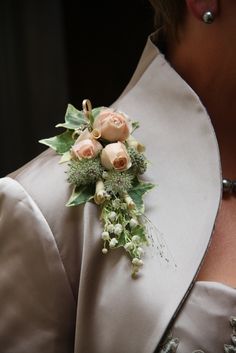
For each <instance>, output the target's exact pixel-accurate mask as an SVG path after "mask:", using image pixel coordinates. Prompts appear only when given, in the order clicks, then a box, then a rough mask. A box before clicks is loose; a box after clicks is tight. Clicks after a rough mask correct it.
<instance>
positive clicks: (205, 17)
mask: <svg viewBox="0 0 236 353" xmlns="http://www.w3.org/2000/svg"><path fill="white" fill-rule="evenodd" d="M214 19H215V17H214V15H213V13H212V12H211V11H206V12H205V13H204V14H203V16H202V20H203V22H204V23H206V24H211V23H212V22H213V21H214Z"/></svg>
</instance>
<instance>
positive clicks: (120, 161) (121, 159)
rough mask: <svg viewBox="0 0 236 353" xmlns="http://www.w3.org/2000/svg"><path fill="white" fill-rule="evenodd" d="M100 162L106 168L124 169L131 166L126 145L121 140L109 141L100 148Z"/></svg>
mask: <svg viewBox="0 0 236 353" xmlns="http://www.w3.org/2000/svg"><path fill="white" fill-rule="evenodd" d="M101 163H102V165H103V167H105V168H106V169H108V170H109V169H115V170H117V171H120V172H122V171H124V170H126V169H129V168H130V167H131V161H130V157H129V155H128V152H127V150H126V147H125V145H124V144H123V143H121V142H116V143H110V144H109V145H106V147H105V148H104V149H103V150H102V154H101Z"/></svg>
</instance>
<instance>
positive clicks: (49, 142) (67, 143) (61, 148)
mask: <svg viewBox="0 0 236 353" xmlns="http://www.w3.org/2000/svg"><path fill="white" fill-rule="evenodd" d="M72 133H73V131H71V130H66V131H65V132H63V133H62V134H61V135H57V136H54V137H50V138H47V139H43V140H39V142H40V143H42V144H44V145H46V146H49V147H51V148H52V149H53V150H55V151H56V152H57V153H59V154H64V153H65V152H67V151H68V150H69V149H70V148H71V146H72V145H73V144H74V142H75V141H74V139H73V138H72Z"/></svg>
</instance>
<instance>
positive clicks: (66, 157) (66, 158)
mask: <svg viewBox="0 0 236 353" xmlns="http://www.w3.org/2000/svg"><path fill="white" fill-rule="evenodd" d="M71 158H72V156H71V153H70V151H67V152H65V153H63V155H62V157H61V159H60V161H59V164H62V163H65V162H69V161H70V160H71Z"/></svg>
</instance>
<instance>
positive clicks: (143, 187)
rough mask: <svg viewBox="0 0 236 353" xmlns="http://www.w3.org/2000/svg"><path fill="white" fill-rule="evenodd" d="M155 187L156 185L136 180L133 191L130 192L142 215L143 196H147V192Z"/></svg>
mask: <svg viewBox="0 0 236 353" xmlns="http://www.w3.org/2000/svg"><path fill="white" fill-rule="evenodd" d="M154 187H155V185H154V184H152V183H147V182H143V181H140V180H139V179H138V178H135V180H134V182H133V187H132V189H131V190H129V192H128V193H129V195H130V197H131V198H132V200H133V201H134V203H135V205H136V207H137V209H138V210H139V212H140V213H144V202H143V196H144V195H145V194H146V192H148V191H149V190H151V189H153V188H154Z"/></svg>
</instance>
